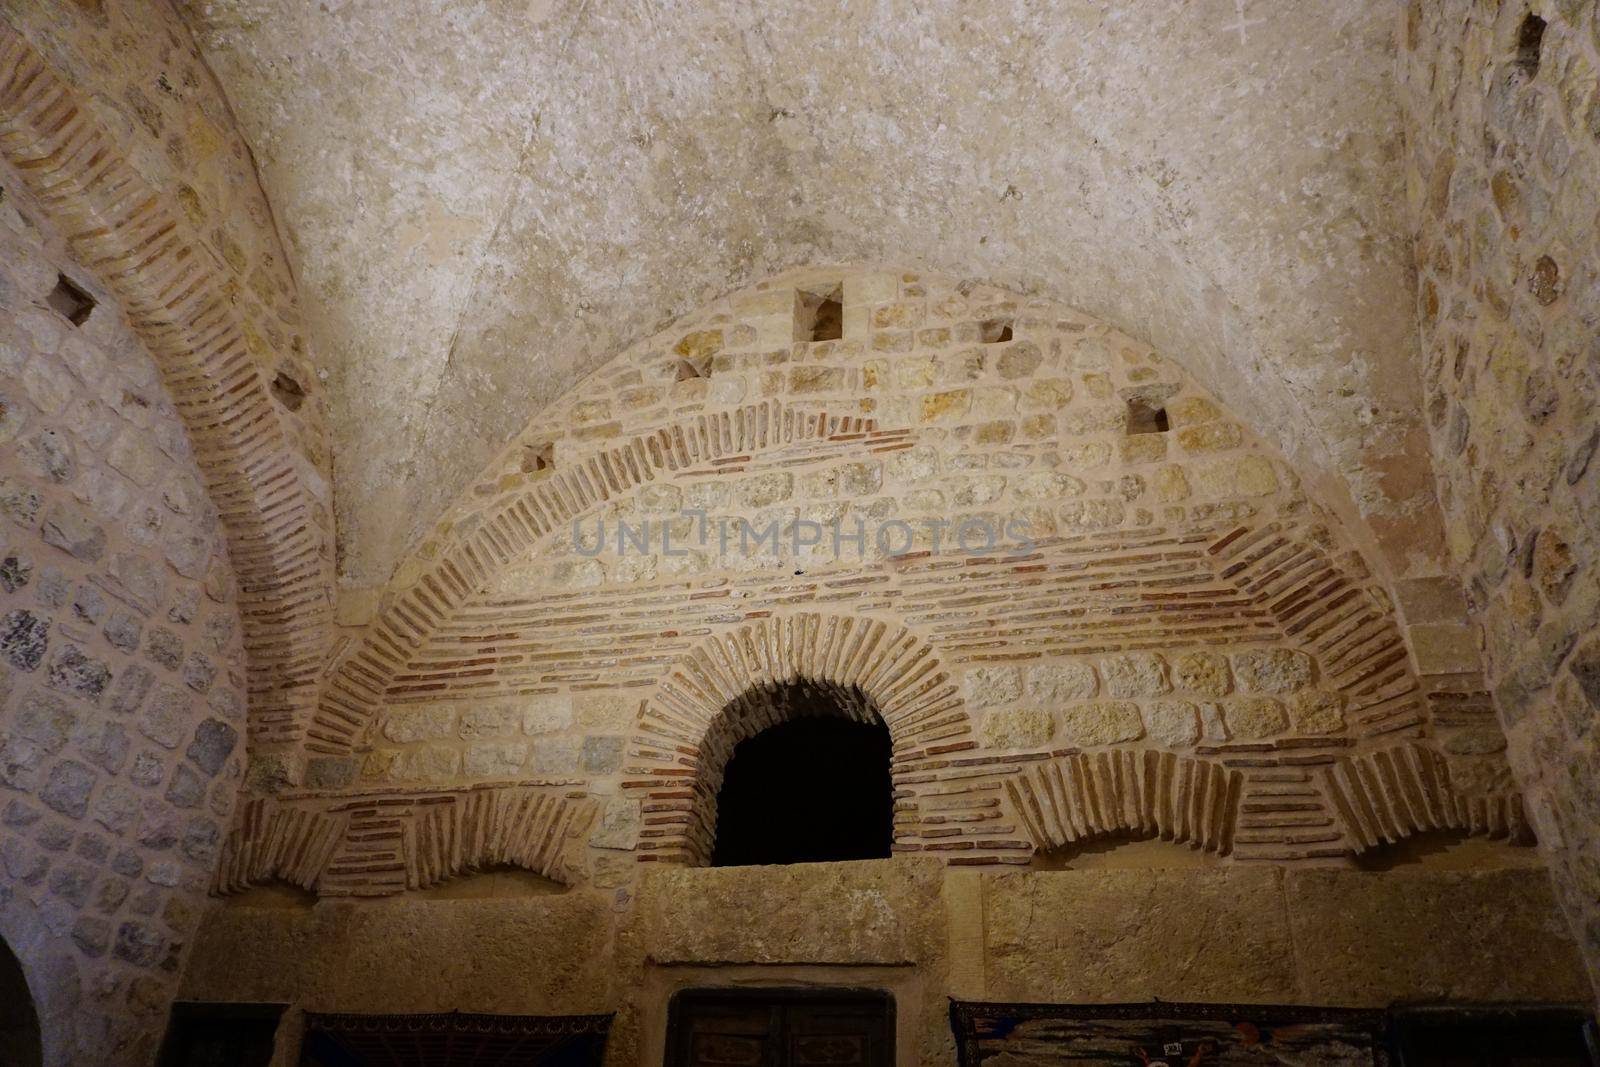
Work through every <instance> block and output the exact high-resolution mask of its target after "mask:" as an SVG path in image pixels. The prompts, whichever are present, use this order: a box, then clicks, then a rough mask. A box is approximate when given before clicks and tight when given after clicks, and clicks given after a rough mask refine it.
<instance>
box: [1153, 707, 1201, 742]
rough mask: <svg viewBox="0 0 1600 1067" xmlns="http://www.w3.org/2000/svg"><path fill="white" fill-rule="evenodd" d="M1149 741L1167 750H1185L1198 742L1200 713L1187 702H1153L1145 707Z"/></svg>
mask: <svg viewBox="0 0 1600 1067" xmlns="http://www.w3.org/2000/svg"><path fill="white" fill-rule="evenodd" d="M1144 721H1145V729H1146V732H1147V733H1148V734H1149V735H1150V740H1152V741H1154V742H1156V743H1157V744H1160V745H1165V746H1167V747H1168V748H1187V747H1189V746H1190V745H1193V744H1194V743H1195V742H1196V741H1198V740H1200V712H1199V709H1198V708H1196V707H1195V706H1194V705H1193V704H1191V703H1189V702H1188V701H1187V700H1155V701H1151V702H1150V703H1149V704H1147V705H1145V708H1144Z"/></svg>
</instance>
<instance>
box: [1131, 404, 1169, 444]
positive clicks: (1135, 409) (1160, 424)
mask: <svg viewBox="0 0 1600 1067" xmlns="http://www.w3.org/2000/svg"><path fill="white" fill-rule="evenodd" d="M1168 425H1169V424H1168V422H1167V409H1166V408H1164V407H1162V406H1161V405H1160V404H1156V403H1152V402H1151V401H1148V400H1143V399H1140V398H1138V397H1135V398H1133V399H1132V400H1129V401H1128V433H1129V434H1130V435H1132V434H1136V433H1166V432H1167V428H1168Z"/></svg>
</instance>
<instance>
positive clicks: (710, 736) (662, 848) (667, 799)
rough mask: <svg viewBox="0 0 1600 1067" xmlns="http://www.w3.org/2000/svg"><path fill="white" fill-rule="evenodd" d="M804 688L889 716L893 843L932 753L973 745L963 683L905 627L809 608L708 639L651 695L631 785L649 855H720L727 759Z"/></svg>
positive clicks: (905, 826)
mask: <svg viewBox="0 0 1600 1067" xmlns="http://www.w3.org/2000/svg"><path fill="white" fill-rule="evenodd" d="M797 685H798V686H800V687H801V691H803V692H809V693H813V694H820V695H823V696H825V697H826V698H828V699H829V700H831V701H832V702H833V703H834V704H835V705H836V706H837V707H838V708H840V709H843V713H844V714H845V715H846V716H847V717H849V718H853V719H855V720H856V721H860V722H870V721H872V717H873V716H874V715H876V716H881V719H882V722H883V724H884V726H885V728H886V729H887V730H888V732H889V736H890V739H891V746H892V747H891V753H892V755H891V771H890V775H891V778H892V780H893V782H894V788H895V798H896V810H895V820H894V825H895V847H896V849H897V850H898V849H904V848H905V847H907V844H908V842H907V837H908V836H909V832H910V829H911V827H912V826H914V825H915V824H916V823H918V822H919V821H920V817H921V811H920V807H921V805H920V797H919V795H918V790H917V788H916V786H917V785H920V784H921V783H920V782H917V781H914V779H917V778H918V775H919V772H921V771H925V770H927V769H928V768H927V765H926V764H927V761H928V760H929V759H931V758H937V757H939V756H941V755H945V754H948V753H950V752H955V751H959V750H963V749H968V748H973V747H975V742H974V741H973V740H972V725H971V722H970V721H969V719H968V716H967V711H966V707H965V702H964V700H963V698H962V696H961V692H960V689H959V688H958V687H957V686H956V684H955V683H954V681H953V680H952V679H951V677H950V675H949V673H948V672H946V670H945V669H944V667H943V665H942V664H941V663H940V661H939V658H938V656H937V655H936V654H935V653H934V651H933V649H932V648H931V647H930V646H928V645H927V644H925V643H923V642H922V641H921V640H919V639H918V638H917V637H916V635H914V634H912V633H911V632H910V631H909V630H907V629H905V628H904V627H902V626H896V625H893V624H891V623H886V622H883V621H882V620H879V619H874V618H870V617H862V616H840V615H821V614H817V613H814V612H803V613H797V614H794V615H783V616H768V617H766V618H763V619H759V620H756V621H755V622H753V623H750V624H748V625H745V626H743V627H740V628H739V629H737V630H733V631H730V632H728V633H725V634H720V635H717V636H715V637H712V638H710V639H708V640H706V641H705V642H704V643H702V644H701V645H700V646H698V647H697V648H696V649H695V650H694V651H693V652H691V653H690V654H689V655H687V656H685V657H684V658H683V659H682V660H681V661H680V662H679V663H678V664H677V665H676V666H674V667H673V668H672V669H671V670H670V671H669V672H668V673H667V675H666V677H664V678H663V679H662V681H661V682H660V684H659V685H658V686H657V689H656V693H655V695H654V696H653V697H652V698H651V699H649V700H647V701H645V703H644V705H643V706H642V708H641V709H640V712H639V717H638V720H637V722H636V724H635V728H634V744H633V745H632V746H631V756H632V762H631V763H630V766H629V768H628V772H629V778H628V780H627V781H626V782H625V783H624V784H625V786H626V788H628V789H629V790H630V791H631V792H633V793H635V794H636V795H639V797H640V799H641V800H642V801H643V810H644V815H645V818H644V824H643V828H642V829H641V831H640V835H639V844H638V849H639V852H640V855H641V858H643V859H654V860H666V861H670V862H679V863H687V864H691V865H704V864H705V863H707V862H708V861H709V860H710V858H711V854H712V850H713V846H714V842H715V839H716V825H717V819H716V799H717V792H718V789H719V788H720V787H721V785H722V777H723V772H724V770H725V768H726V767H727V763H728V759H729V757H730V756H731V755H732V753H733V750H734V748H735V747H736V746H737V745H738V743H739V742H740V741H743V740H745V739H747V738H749V737H754V736H755V735H756V734H758V733H760V732H761V731H762V730H764V729H766V728H768V727H770V726H774V725H777V724H779V723H782V722H786V721H789V720H790V717H791V716H792V715H793V714H794V712H795V709H796V708H797V707H799V706H800V705H799V704H797V703H796V702H794V701H789V700H781V699H776V696H777V694H778V693H779V692H781V691H783V690H784V689H785V688H787V687H792V686H797ZM967 832H968V831H966V830H962V831H959V833H960V834H965V833H967ZM972 832H974V833H981V832H982V831H981V828H977V827H974V828H973V830H972ZM968 847H971V846H970V845H968Z"/></svg>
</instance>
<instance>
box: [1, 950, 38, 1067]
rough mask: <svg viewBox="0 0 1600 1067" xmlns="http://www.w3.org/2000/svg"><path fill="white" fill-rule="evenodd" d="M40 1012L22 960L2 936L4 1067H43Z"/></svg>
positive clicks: (2, 1053) (2, 1041)
mask: <svg viewBox="0 0 1600 1067" xmlns="http://www.w3.org/2000/svg"><path fill="white" fill-rule="evenodd" d="M43 1062H44V1054H43V1052H42V1050H41V1048H40V1043H39V1016H38V1013H37V1012H35V1011H34V1007H33V996H32V995H31V994H30V993H29V992H28V979H27V978H26V977H25V976H24V975H23V973H22V964H21V963H19V962H17V957H16V956H14V955H12V953H11V947H10V946H9V945H7V944H6V943H5V941H4V940H0V1067H39V1065H40V1064H41V1063H43Z"/></svg>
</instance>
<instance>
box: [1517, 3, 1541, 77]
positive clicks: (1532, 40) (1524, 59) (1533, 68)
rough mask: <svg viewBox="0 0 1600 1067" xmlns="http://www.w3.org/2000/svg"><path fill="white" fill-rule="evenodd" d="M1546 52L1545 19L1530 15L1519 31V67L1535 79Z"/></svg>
mask: <svg viewBox="0 0 1600 1067" xmlns="http://www.w3.org/2000/svg"><path fill="white" fill-rule="evenodd" d="M1543 50H1544V19H1542V18H1540V17H1539V16H1538V15H1535V14H1532V13H1531V12H1530V13H1529V15H1528V17H1527V18H1525V19H1523V20H1522V26H1521V28H1520V29H1518V30H1517V66H1518V67H1520V68H1522V71H1523V73H1525V74H1527V76H1528V77H1530V78H1531V77H1533V76H1534V75H1535V74H1537V73H1539V56H1540V53H1541V52H1542V51H1543Z"/></svg>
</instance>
